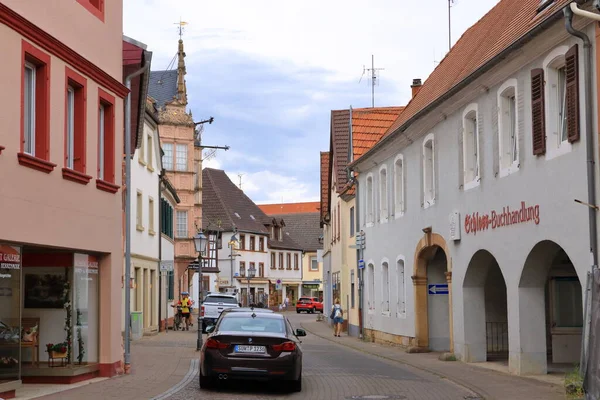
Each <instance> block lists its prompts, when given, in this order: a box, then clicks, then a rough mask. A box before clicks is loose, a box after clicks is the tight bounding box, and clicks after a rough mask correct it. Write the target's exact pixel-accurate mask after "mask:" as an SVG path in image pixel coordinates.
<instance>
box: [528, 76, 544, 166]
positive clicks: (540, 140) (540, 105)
mask: <svg viewBox="0 0 600 400" xmlns="http://www.w3.org/2000/svg"><path fill="white" fill-rule="evenodd" d="M544 118H545V115H544V70H543V69H542V68H536V69H533V70H531V119H532V124H531V133H532V141H533V155H536V156H539V155H543V154H545V153H546V124H545V121H544Z"/></svg>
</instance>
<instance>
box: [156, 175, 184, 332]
mask: <svg viewBox="0 0 600 400" xmlns="http://www.w3.org/2000/svg"><path fill="white" fill-rule="evenodd" d="M160 188H161V192H160V209H159V215H160V250H159V252H160V291H161V294H160V304H159V315H160V317H159V319H160V321H161V329H166V328H167V327H169V326H172V319H173V316H174V309H173V308H172V307H170V306H171V304H173V301H174V300H175V271H174V266H175V232H174V229H175V209H176V206H177V204H178V203H179V201H180V200H179V196H178V195H177V191H176V190H175V188H174V187H173V185H172V184H171V182H169V180H168V179H167V177H166V176H165V175H162V176H161V186H160Z"/></svg>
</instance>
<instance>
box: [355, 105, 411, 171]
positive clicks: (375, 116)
mask: <svg viewBox="0 0 600 400" xmlns="http://www.w3.org/2000/svg"><path fill="white" fill-rule="evenodd" d="M402 110H404V107H375V108H355V109H353V110H352V154H353V155H354V157H353V158H354V160H356V159H358V158H359V157H360V156H362V155H363V154H364V153H365V152H366V151H367V150H369V149H370V148H371V147H373V145H374V144H375V143H377V142H378V141H379V140H380V139H381V138H382V137H383V135H384V134H385V133H386V132H387V130H388V129H389V127H390V126H391V125H392V124H393V123H394V121H396V119H397V118H398V116H399V115H400V114H401V113H402Z"/></svg>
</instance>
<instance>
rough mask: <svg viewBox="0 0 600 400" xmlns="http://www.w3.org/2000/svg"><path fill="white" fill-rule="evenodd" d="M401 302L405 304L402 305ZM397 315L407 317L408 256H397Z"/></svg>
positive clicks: (402, 317)
mask: <svg viewBox="0 0 600 400" xmlns="http://www.w3.org/2000/svg"><path fill="white" fill-rule="evenodd" d="M400 263H402V281H401V280H400ZM401 304H403V305H404V306H403V307H402V306H401ZM396 317H398V318H401V319H406V257H404V256H403V255H399V256H398V257H396Z"/></svg>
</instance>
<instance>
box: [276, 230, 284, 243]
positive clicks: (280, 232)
mask: <svg viewBox="0 0 600 400" xmlns="http://www.w3.org/2000/svg"><path fill="white" fill-rule="evenodd" d="M277 231H278V233H277V235H278V239H279V241H280V242H283V229H282V228H281V227H279V228H277Z"/></svg>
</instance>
